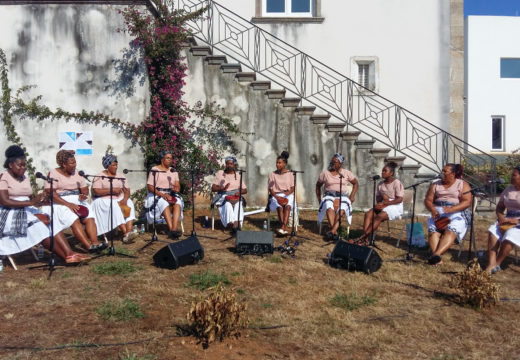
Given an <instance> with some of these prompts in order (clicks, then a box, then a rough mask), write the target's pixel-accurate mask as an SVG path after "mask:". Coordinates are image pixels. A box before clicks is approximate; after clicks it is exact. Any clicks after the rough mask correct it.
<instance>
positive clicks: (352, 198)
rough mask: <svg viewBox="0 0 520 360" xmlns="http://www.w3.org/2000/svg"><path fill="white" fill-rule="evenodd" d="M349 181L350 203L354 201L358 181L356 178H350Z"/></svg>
mask: <svg viewBox="0 0 520 360" xmlns="http://www.w3.org/2000/svg"><path fill="white" fill-rule="evenodd" d="M350 183H351V184H352V192H351V193H350V196H349V198H350V202H351V203H354V201H356V193H357V191H358V188H359V182H358V181H357V179H356V178H354V179H352V180H350Z"/></svg>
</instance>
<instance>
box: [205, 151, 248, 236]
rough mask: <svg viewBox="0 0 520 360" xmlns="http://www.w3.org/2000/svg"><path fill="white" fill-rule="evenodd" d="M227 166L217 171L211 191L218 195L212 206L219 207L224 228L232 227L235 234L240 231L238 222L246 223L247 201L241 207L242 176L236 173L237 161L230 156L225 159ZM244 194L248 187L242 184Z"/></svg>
mask: <svg viewBox="0 0 520 360" xmlns="http://www.w3.org/2000/svg"><path fill="white" fill-rule="evenodd" d="M225 164H226V168H225V169H224V170H219V171H217V174H216V175H215V180H213V184H212V185H211V191H213V192H216V193H217V195H216V196H215V197H214V198H213V201H212V206H216V207H217V209H218V211H219V214H220V221H222V225H223V226H224V227H228V226H231V227H232V228H231V231H232V232H233V233H235V232H236V231H237V229H238V222H239V221H240V222H243V221H244V206H245V199H244V198H242V206H240V204H239V197H240V174H237V172H238V171H236V170H237V167H238V163H237V159H236V158H235V157H233V156H228V157H227V158H226V159H225ZM244 194H247V186H246V184H245V183H244V182H242V195H244ZM239 209H240V210H239ZM239 212H240V218H239V216H238V215H239V214H238V213H239Z"/></svg>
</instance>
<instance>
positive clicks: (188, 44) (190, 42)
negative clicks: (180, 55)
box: [181, 36, 197, 47]
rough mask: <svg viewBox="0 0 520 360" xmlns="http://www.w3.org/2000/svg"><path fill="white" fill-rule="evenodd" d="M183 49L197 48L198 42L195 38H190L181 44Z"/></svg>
mask: <svg viewBox="0 0 520 360" xmlns="http://www.w3.org/2000/svg"><path fill="white" fill-rule="evenodd" d="M181 46H182V47H191V46H197V41H196V40H195V37H193V36H188V39H187V41H186V42H183V43H181Z"/></svg>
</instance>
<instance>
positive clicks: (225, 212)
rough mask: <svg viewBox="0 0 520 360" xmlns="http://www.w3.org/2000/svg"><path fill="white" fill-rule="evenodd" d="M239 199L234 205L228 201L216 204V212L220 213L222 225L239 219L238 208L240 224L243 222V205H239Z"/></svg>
mask: <svg viewBox="0 0 520 360" xmlns="http://www.w3.org/2000/svg"><path fill="white" fill-rule="evenodd" d="M240 203H241V202H240V201H237V202H236V204H235V205H233V204H231V203H230V202H227V201H225V202H224V203H223V204H222V205H220V206H217V209H218V212H219V214H220V221H222V225H223V226H224V227H226V226H228V224H233V223H234V222H235V221H239V219H238V209H239V208H240V224H242V223H243V222H244V207H243V206H239V205H240Z"/></svg>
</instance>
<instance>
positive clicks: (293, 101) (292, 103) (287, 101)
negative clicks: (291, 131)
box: [280, 98, 302, 107]
mask: <svg viewBox="0 0 520 360" xmlns="http://www.w3.org/2000/svg"><path fill="white" fill-rule="evenodd" d="M301 100H302V99H301V98H282V99H280V102H281V103H282V105H283V107H297V106H298V105H300V101H301Z"/></svg>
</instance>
